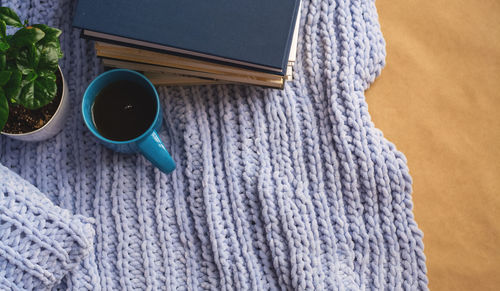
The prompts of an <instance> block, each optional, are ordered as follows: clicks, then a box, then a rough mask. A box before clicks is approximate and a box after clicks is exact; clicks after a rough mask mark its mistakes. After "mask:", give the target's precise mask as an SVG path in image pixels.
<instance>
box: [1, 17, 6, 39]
mask: <svg viewBox="0 0 500 291" xmlns="http://www.w3.org/2000/svg"><path fill="white" fill-rule="evenodd" d="M6 30H7V25H6V24H5V21H3V20H2V19H0V36H1V37H2V38H5V36H6V34H5V32H6Z"/></svg>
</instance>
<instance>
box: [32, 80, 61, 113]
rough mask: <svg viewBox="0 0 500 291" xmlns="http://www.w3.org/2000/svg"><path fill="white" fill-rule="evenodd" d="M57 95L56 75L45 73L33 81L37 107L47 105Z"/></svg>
mask: <svg viewBox="0 0 500 291" xmlns="http://www.w3.org/2000/svg"><path fill="white" fill-rule="evenodd" d="M56 94H57V84H56V74H54V73H52V72H47V73H46V74H44V76H43V77H42V76H39V77H38V78H37V79H36V80H35V98H36V99H37V100H38V102H39V105H38V106H39V107H42V106H45V105H47V104H49V103H50V102H51V101H52V100H53V99H54V97H56Z"/></svg>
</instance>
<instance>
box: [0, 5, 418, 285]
mask: <svg viewBox="0 0 500 291" xmlns="http://www.w3.org/2000/svg"><path fill="white" fill-rule="evenodd" d="M74 2H75V1H63V0H61V1H55V0H54V1H40V0H32V1H23V0H11V1H8V2H7V3H6V4H7V5H8V6H10V7H13V8H14V9H15V10H16V11H17V12H19V14H20V15H21V16H22V18H23V19H24V18H27V19H29V20H30V22H32V23H36V22H41V23H48V24H49V25H52V26H55V27H59V28H61V29H62V30H63V31H64V33H63V35H62V44H61V45H62V48H63V51H64V52H65V57H64V58H63V60H62V62H61V67H62V69H63V72H64V74H65V77H66V79H67V80H68V84H69V89H70V95H71V102H72V106H71V107H72V108H73V109H72V112H71V113H70V118H69V119H68V121H67V126H66V127H65V129H64V130H63V132H62V133H61V134H59V135H57V136H56V137H55V138H53V139H51V140H48V141H45V142H42V143H35V144H31V143H22V142H18V141H15V140H11V139H8V138H5V137H0V162H1V163H3V164H4V165H5V166H7V167H9V168H10V169H11V170H12V171H14V172H16V173H19V174H20V175H21V176H22V177H23V178H25V179H27V180H28V181H29V182H30V183H32V184H34V185H35V186H37V187H38V188H39V189H40V191H41V192H42V193H45V194H46V195H47V197H48V198H49V199H50V200H51V201H52V202H53V203H54V204H56V205H58V206H60V207H62V208H65V209H67V210H68V211H69V212H71V213H72V214H75V215H77V216H74V218H73V219H66V220H67V221H68V222H69V224H71V225H73V224H75V225H77V221H79V219H81V216H78V215H82V216H85V217H91V218H93V219H94V220H95V236H94V237H93V244H94V248H93V251H91V252H90V254H89V255H88V256H86V257H84V258H83V260H82V261H80V263H79V264H78V266H76V267H75V268H73V269H72V268H56V267H54V266H55V265H50V264H49V263H53V264H56V263H59V261H58V258H59V257H58V254H59V253H58V252H54V253H52V254H53V255H52V256H48V257H47V258H51V260H52V261H47V262H44V263H46V264H44V265H40V268H41V270H40V271H42V270H49V273H51V272H52V271H53V270H56V269H57V270H59V271H60V272H59V273H57V276H55V278H56V279H58V278H60V275H61V274H62V273H64V272H66V276H64V278H63V279H62V281H61V285H60V286H59V288H60V289H68V290H132V289H138V290H164V289H165V290H199V289H214V290H219V289H221V290H233V289H242V290H267V289H271V290H313V289H318V290H337V289H338V290H363V289H375V290H385V289H388V290H402V289H404V290H416V289H419V290H425V289H427V277H426V266H425V256H424V254H423V244H422V233H421V231H420V230H419V229H418V227H417V225H416V222H415V220H414V217H413V213H412V201H411V177H410V176H409V174H408V168H407V166H406V159H405V157H404V156H403V155H402V154H401V153H400V152H398V151H397V150H396V149H395V147H394V145H392V144H391V143H390V142H388V141H387V140H386V139H385V138H384V137H383V135H382V133H381V132H380V131H379V130H377V129H376V128H375V127H374V125H373V123H372V122H371V120H370V116H369V113H368V109H367V105H366V102H365V100H364V90H366V89H367V88H368V86H369V85H370V84H371V82H373V81H374V79H375V78H376V77H377V76H378V74H379V73H380V71H381V69H382V67H383V65H384V59H385V44H384V39H383V37H382V34H381V32H380V27H379V24H378V19H377V13H376V9H375V4H374V1H372V0H321V1H320V0H308V1H303V7H302V8H303V9H302V15H301V19H300V21H301V29H300V37H299V43H298V59H297V62H296V69H295V72H294V74H295V76H294V79H295V81H293V82H289V83H287V84H286V86H285V89H284V90H283V91H280V90H271V89H263V88H258V87H247V86H237V85H224V86H200V87H171V88H160V89H159V92H160V95H161V97H162V103H163V109H164V112H165V114H164V122H165V124H164V125H165V126H164V128H163V130H162V132H161V133H160V135H162V138H163V140H164V141H165V144H166V146H167V148H168V149H169V151H170V152H171V154H172V156H173V158H174V159H175V161H176V163H177V169H176V170H175V171H174V172H173V173H172V174H171V175H165V174H163V173H161V172H160V171H158V170H157V169H156V168H154V167H153V166H152V165H151V164H150V163H149V162H148V161H146V160H145V159H144V158H143V157H141V156H139V155H122V154H118V153H114V152H112V151H110V150H108V149H106V148H104V147H102V146H101V145H100V144H99V143H98V142H96V140H95V139H94V138H93V137H92V134H91V133H90V132H89V131H88V130H87V129H86V128H85V125H84V123H83V121H82V118H81V113H80V111H79V108H80V106H79V104H80V102H81V98H82V96H83V92H84V90H85V88H86V86H87V85H88V84H89V82H90V81H91V80H92V79H93V78H95V77H96V76H97V75H98V74H99V73H100V72H101V68H102V67H101V65H100V63H99V61H98V59H97V58H96V57H95V54H94V51H93V44H92V42H90V41H86V40H82V39H80V32H79V31H78V30H75V29H72V27H71V20H72V13H73V11H74ZM4 5H5V4H4ZM2 179H3V177H2ZM37 193H38V192H37ZM14 210H15V211H16V212H13V213H12V215H16V213H17V211H23V210H21V209H19V210H16V209H12V211H14ZM20 213H23V212H20ZM9 217H14V218H12V222H11V223H18V221H22V220H23V219H25V218H24V216H22V215H21V216H19V215H18V216H9ZM73 220H74V221H75V222H73ZM30 226H32V225H29V226H27V227H30ZM30 229H31V228H30ZM16 236H17V238H16ZM3 237H4V238H5V239H6V240H7V241H9V242H12V243H14V244H15V243H16V242H17V241H16V239H18V240H19V237H20V236H19V234H18V233H15V232H10V233H5V234H3ZM89 238H90V237H89ZM2 242H3V240H2ZM12 247H13V248H14V249H16V250H17V247H18V246H17V245H13V246H12ZM19 247H20V249H21V245H19ZM46 251H48V249H47V250H46ZM0 257H2V258H3V255H2V254H0ZM9 262H11V263H12V262H14V263H15V262H18V261H15V260H13V261H9ZM44 268H47V269H44ZM51 270H52V271H51ZM24 272H26V274H27V275H24V273H23V275H22V276H21V277H19V278H18V279H17V281H8V282H7V283H4V284H8V283H9V282H15V283H9V284H11V285H15V284H18V283H19V284H20V286H21V287H19V288H25V287H26V286H28V287H34V288H35V289H37V288H38V287H41V286H42V285H43V284H42V283H40V284H39V285H36V286H35V285H30V284H28V283H24V282H25V280H32V279H30V278H32V277H33V275H28V274H33V272H34V270H33V269H27V270H25V271H24ZM54 272H56V271H54ZM24 276H27V277H24ZM2 280H3V279H2ZM33 280H34V279H33ZM3 281H5V280H3ZM31 282H34V281H31ZM51 282H52V281H51ZM23 284H24V285H23ZM45 286H46V287H47V288H48V286H49V285H45ZM13 288H14V287H13ZM28 289H29V288H28Z"/></svg>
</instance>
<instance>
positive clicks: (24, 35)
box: [12, 26, 45, 47]
mask: <svg viewBox="0 0 500 291" xmlns="http://www.w3.org/2000/svg"><path fill="white" fill-rule="evenodd" d="M44 36H45V32H43V31H42V30H41V29H39V28H36V27H33V26H28V27H23V28H21V29H19V30H18V31H16V33H14V36H13V37H12V43H13V44H14V45H15V46H17V47H25V46H30V45H32V44H34V43H36V42H37V41H39V40H41V39H42V38H43V37H44Z"/></svg>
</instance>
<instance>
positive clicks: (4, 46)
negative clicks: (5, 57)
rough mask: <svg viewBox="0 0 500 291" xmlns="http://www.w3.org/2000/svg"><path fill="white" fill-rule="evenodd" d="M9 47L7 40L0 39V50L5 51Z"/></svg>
mask: <svg viewBox="0 0 500 291" xmlns="http://www.w3.org/2000/svg"><path fill="white" fill-rule="evenodd" d="M9 48H10V45H9V43H8V42H6V41H4V40H0V52H2V53H3V52H6V51H7V50H8V49H9Z"/></svg>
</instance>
